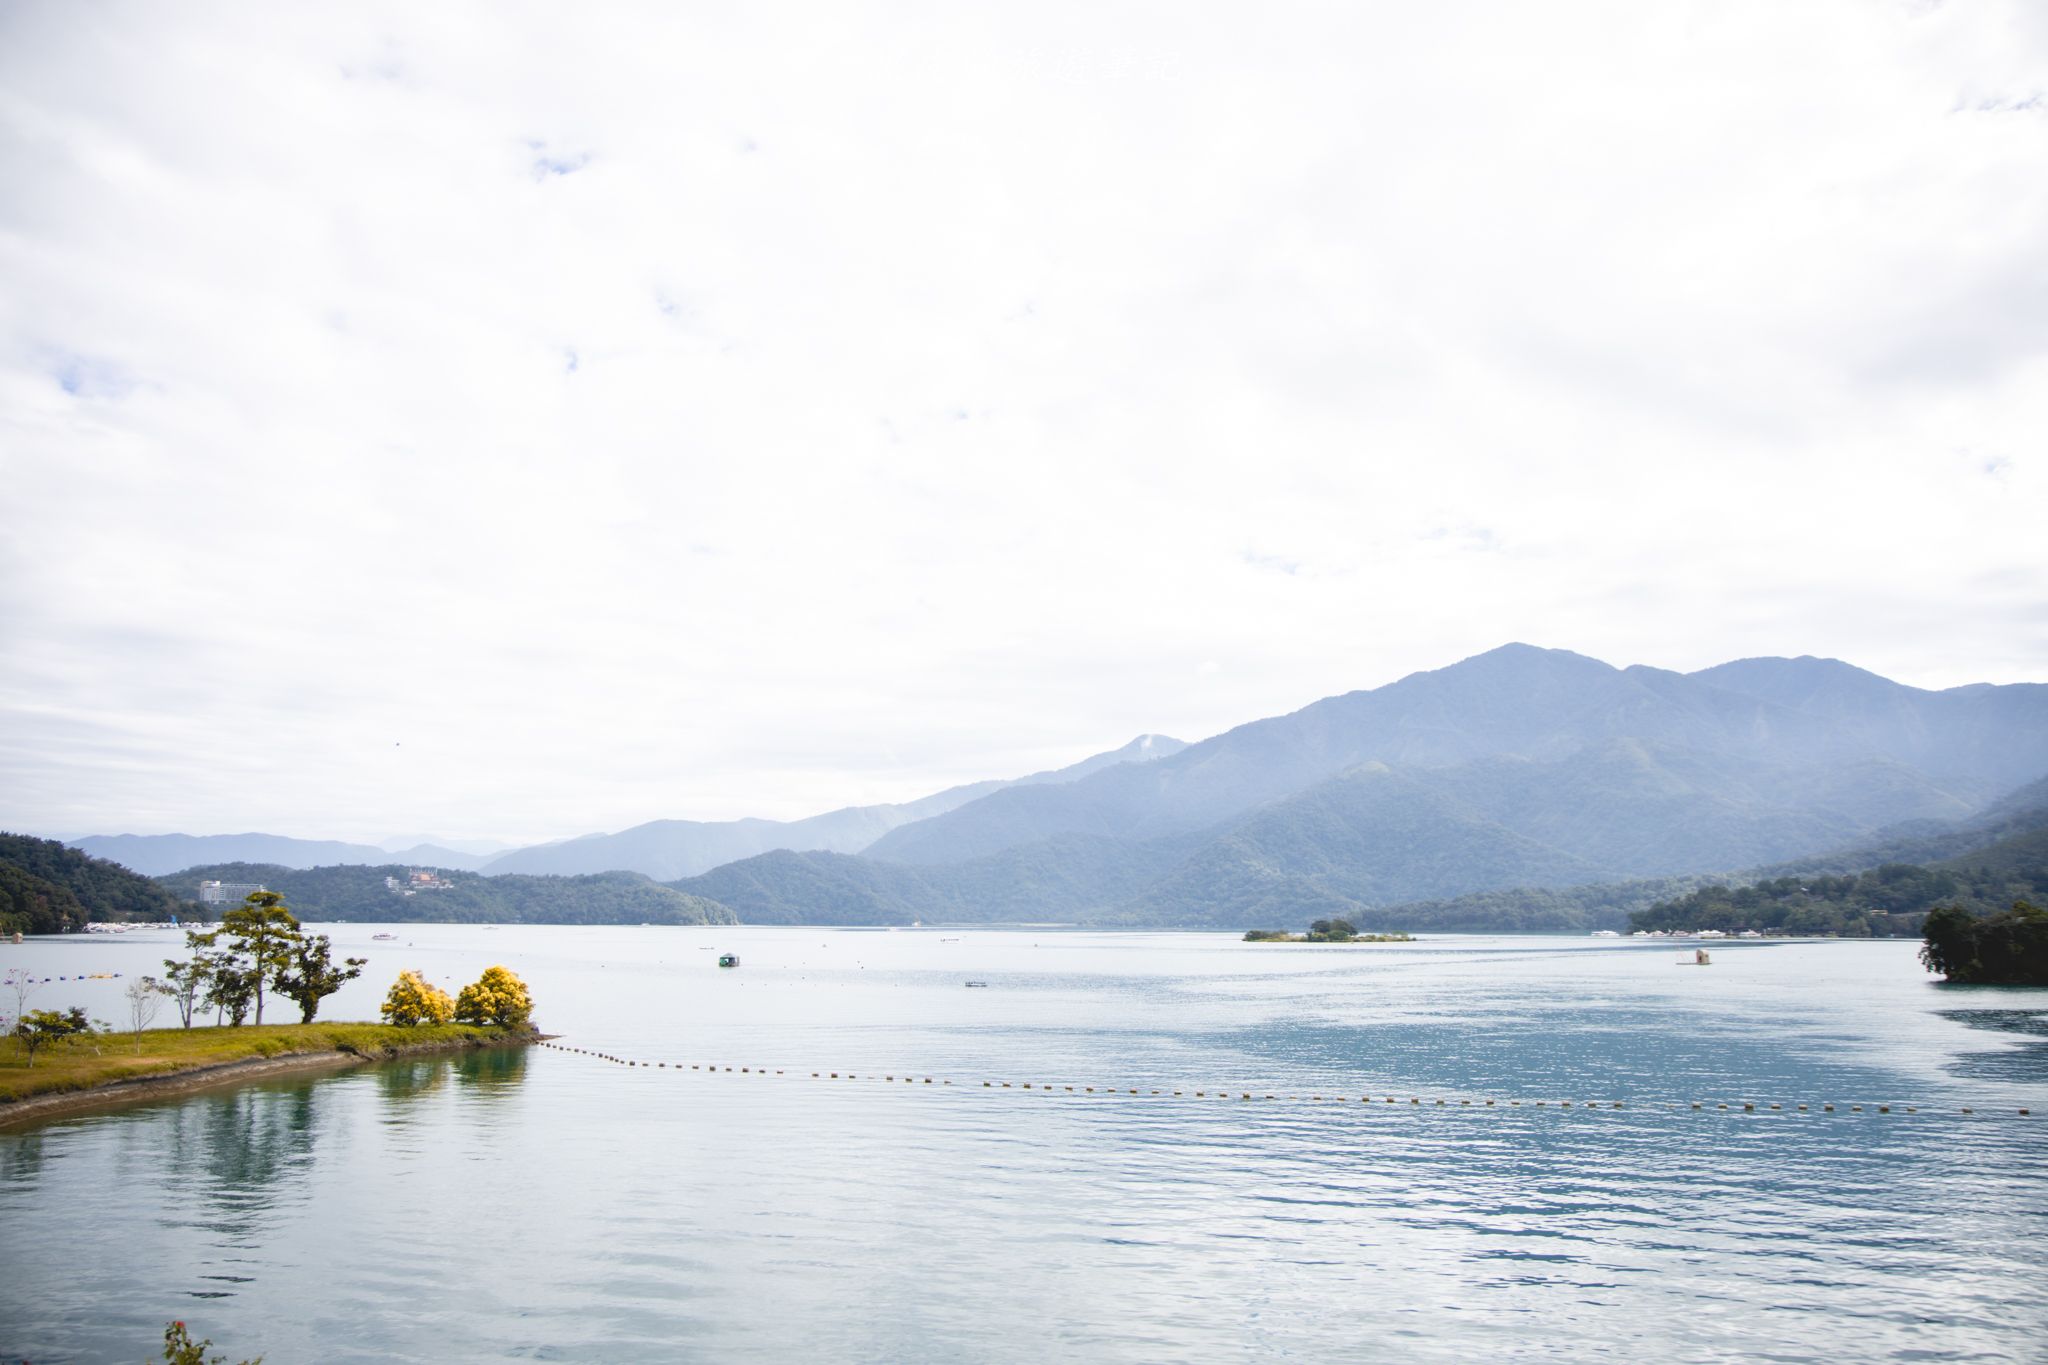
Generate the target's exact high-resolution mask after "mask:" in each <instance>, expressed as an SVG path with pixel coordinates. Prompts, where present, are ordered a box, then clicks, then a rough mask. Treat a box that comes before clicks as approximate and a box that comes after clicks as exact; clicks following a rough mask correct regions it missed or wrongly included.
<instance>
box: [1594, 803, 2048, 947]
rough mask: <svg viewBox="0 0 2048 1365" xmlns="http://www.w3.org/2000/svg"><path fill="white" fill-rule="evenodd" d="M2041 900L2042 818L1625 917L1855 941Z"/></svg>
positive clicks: (2044, 872) (1724, 889) (2046, 894)
mask: <svg viewBox="0 0 2048 1365" xmlns="http://www.w3.org/2000/svg"><path fill="white" fill-rule="evenodd" d="M2035 818H2036V819H2037V820H2038V819H2041V818H2042V817H2040V816H2039V815H2038V814H2037V815H2036V817H2035ZM2044 899H2048V825H2044V826H2042V827H2039V828H2034V829H2028V830H2025V831H2023V832H2021V833H2017V834H2011V835H2008V836H2007V837H2005V838H2003V839H1999V840H1997V841H1996V842H1993V843H1991V844H1988V845H1985V846H1984V847H1981V848H1977V849H1974V850H1971V851H1970V852H1967V853H1963V854H1960V855H1957V856H1955V857H1951V858H1946V859H1943V860H1941V861H1938V862H1931V863H1925V864H1914V863H1885V864H1882V865H1880V866H1878V867H1874V868H1871V869H1869V870H1868V871H1865V872H1856V873H1850V874H1846V875H1842V876H1820V875H1799V876H1789V877H1773V878H1769V879H1767V880H1764V881H1758V882H1752V883H1750V884H1749V885H1747V886H1732V887H1731V886H1708V887H1702V888H1701V889H1700V890H1698V891H1695V892H1693V893H1692V894H1691V895H1689V896H1684V897H1680V898H1678V899H1675V900H1669V901H1664V902H1662V903H1660V904H1658V905H1654V906H1652V907H1650V908H1649V909H1648V910H1644V911H1640V912H1638V913H1636V914H1632V915H1630V916H1629V924H1630V926H1631V927H1632V928H1636V929H1720V930H1723V931H1726V932H1730V933H1733V932H1739V931H1741V930H1744V929H1755V930H1758V931H1760V932H1764V933H1788V934H1840V935H1843V936H1844V937H1857V938H1860V937H1865V936H1868V935H1873V934H1917V933H1919V932H1920V925H1921V921H1922V920H1924V919H1925V918H1926V916H1927V913H1928V912H1929V911H1931V910H1933V909H1934V908H1935V907H1936V906H1942V905H1952V906H1959V907H1961V908H1962V909H1964V910H1967V911H1969V912H1971V913H1972V914H1976V915H1990V914H1996V913H1998V912H2001V911H2004V910H2006V909H2007V908H2008V907H2010V906H2011V905H2012V903H2013V902H2014V901H2020V900H2026V901H2034V902H2037V903H2038V902H2040V901H2042V900H2044Z"/></svg>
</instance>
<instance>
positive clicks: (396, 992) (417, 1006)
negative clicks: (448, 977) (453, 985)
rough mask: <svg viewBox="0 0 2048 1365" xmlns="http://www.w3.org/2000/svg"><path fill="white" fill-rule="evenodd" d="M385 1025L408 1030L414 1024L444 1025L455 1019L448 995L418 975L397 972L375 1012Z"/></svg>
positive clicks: (451, 1002)
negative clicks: (393, 1025) (398, 1026)
mask: <svg viewBox="0 0 2048 1365" xmlns="http://www.w3.org/2000/svg"><path fill="white" fill-rule="evenodd" d="M378 1013H379V1014H381V1015H382V1016H383V1017H384V1022H385V1023H387V1024H397V1025H400V1026H401V1027H405V1028H410V1027H412V1026H413V1025H415V1024H445V1023H447V1022H448V1021H449V1020H450V1019H453V1018H454V1017H455V1002H454V1001H453V1000H450V999H449V998H448V992H446V991H444V990H442V989H441V988H440V987H438V986H435V985H433V984H432V983H430V982H429V981H428V980H427V979H426V978H425V977H424V976H422V975H420V974H419V973H418V972H400V973H399V974H398V980H396V981H394V982H392V983H391V990H390V991H389V993H387V994H386V995H385V997H384V1004H383V1007H382V1008H381V1009H380V1010H379V1011H378Z"/></svg>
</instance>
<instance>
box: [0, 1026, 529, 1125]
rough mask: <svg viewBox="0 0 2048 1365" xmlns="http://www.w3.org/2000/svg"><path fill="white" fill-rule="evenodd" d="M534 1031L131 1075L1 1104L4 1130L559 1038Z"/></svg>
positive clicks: (286, 1055) (326, 1050) (252, 1059)
mask: <svg viewBox="0 0 2048 1365" xmlns="http://www.w3.org/2000/svg"><path fill="white" fill-rule="evenodd" d="M554 1036H555V1035H554V1034H551V1033H540V1032H537V1031H534V1030H527V1031H524V1032H508V1033H505V1034H503V1035H500V1036H499V1037H496V1038H460V1039H454V1040H441V1041H437V1042H431V1043H418V1044H407V1045H399V1046H388V1047H381V1048H372V1049H368V1050H358V1049H354V1048H346V1047H340V1048H322V1049H321V1050H319V1051H317V1052H286V1053H281V1054H279V1055H278V1056H275V1057H244V1058H241V1059H240V1060H238V1061H232V1062H216V1063H214V1064H212V1065H210V1066H195V1067H191V1068H189V1069H187V1070H184V1071H170V1072H165V1073H163V1074H161V1075H156V1076H128V1077H124V1078H122V1079H119V1080H112V1081H107V1082H104V1083H103V1084H100V1085H95V1086H92V1087H90V1088H88V1089H85V1090H60V1091H54V1092H51V1093H48V1094H42V1095H30V1096H28V1097H26V1098H24V1099H18V1100H0V1128H10V1127H13V1126H14V1125H16V1124H19V1123H25V1122H29V1121H32V1120H36V1119H47V1118H55V1117H58V1116H60V1115H65V1114H74V1113H79V1112H82V1111H85V1110H93V1109H111V1108H117V1107H119V1106H122V1105H126V1104H135V1103H141V1102H144V1101H148V1100H159V1099H165V1098H168V1097H170V1096H173V1095H184V1094H189V1093H192V1092H195V1091H200V1090H212V1089H216V1088H220V1087H225V1086H230V1085H239V1084H242V1083H243V1082H245V1081H260V1080H269V1079H272V1078H274V1077H277V1076H289V1075H296V1074H299V1073H302V1072H310V1071H338V1070H343V1069H345V1068H349V1067H357V1066H369V1065H372V1064H374V1063H377V1062H390V1061H396V1060H398V1059H399V1058H401V1057H425V1056H429V1055H431V1054H434V1053H442V1052H477V1051H481V1050H483V1049H486V1048H501V1047H530V1046H532V1045H533V1044H535V1043H539V1042H544V1041H546V1040H547V1039H550V1038H552V1037H554Z"/></svg>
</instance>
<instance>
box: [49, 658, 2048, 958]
mask: <svg viewBox="0 0 2048 1365" xmlns="http://www.w3.org/2000/svg"><path fill="white" fill-rule="evenodd" d="M2044 773H2048V686H2043V685H2040V684H2013V685H2008V686H1991V685H1988V684H1979V685H1972V686H1967V687H1959V688H1953V689H1949V690H1946V691H1941V692H1930V691H1925V690H1921V689H1917V688H1911V687H1906V686H1903V685H1900V684H1898V683H1894V682H1891V681H1889V680H1887V679H1884V678H1881V677H1878V676H1877V675H1875V674H1872V673H1869V672H1866V671H1864V670H1862V669H1858V668H1855V667H1853V666H1851V665H1849V664H1845V663H1842V662H1839V661H1836V660H1831V659H1816V658H1811V657H1802V658H1796V659H1776V658H1765V659H1745V660H1739V661H1736V662H1732V663H1727V664H1722V665H1719V666H1717V667H1713V668H1708V669H1703V670H1701V671H1699V672H1696V673H1690V674H1681V673H1675V672H1670V671H1667V670H1663V669H1656V668H1647V667H1642V666H1635V667H1629V668H1616V667H1613V666H1610V665H1608V664H1605V663H1602V662H1600V661H1598V660H1595V659H1590V658H1586V657H1584V656H1582V655H1578V654H1574V653H1570V652H1568V651H1564V650H1548V649H1538V648H1535V647H1532V646H1528V645H1520V644H1516V645H1507V646H1503V647H1502V648H1499V649H1495V650H1492V651H1490V652H1488V653H1485V654H1481V655H1478V656H1475V657H1473V658H1470V659H1466V660H1464V661H1462V662H1460V663H1457V664H1453V665H1451V666H1449V667H1447V668H1442V669H1437V670H1433V671H1430V672H1423V673H1416V674H1411V675H1410V676H1408V677H1406V678H1403V679H1401V680H1399V681H1397V682H1394V683H1391V684H1388V685H1387V686H1384V687H1380V688H1377V689H1374V690H1371V691H1363V692H1353V693H1348V694H1345V695H1342V696H1336V697H1329V698H1325V699H1324V700H1322V701H1318V702H1315V703H1313V704H1311V705H1309V706H1307V707H1304V708H1302V709H1301V710H1299V711H1296V712H1293V713H1291V714H1289V715H1284V716H1277V717H1272V718H1269V719H1265V720H1258V721H1253V722H1251V723H1249V724H1246V725H1242V726H1239V727H1238V728H1236V729H1234V730H1230V731H1228V732H1226V733H1224V734H1220V735H1217V736H1214V737H1212V738H1210V739H1206V740H1203V741H1202V742H1200V743H1197V744H1193V745H1182V744H1181V743H1179V742H1178V741H1174V740H1168V739H1164V738H1162V737H1157V736H1146V737H1142V738H1141V739H1139V740H1135V741H1133V742H1132V743H1131V744H1130V745H1127V746H1125V747H1124V748H1122V749H1119V750H1115V751H1112V752H1110V753H1105V754H1100V755H1097V756H1095V757H1093V758H1090V759H1088V760H1086V761H1084V762H1082V763H1079V764H1075V765H1073V766H1072V767H1069V768H1065V769H1060V770H1057V771H1054V772H1048V773H1039V774H1033V775H1032V776H1030V777H1026V778H1022V779H1018V780H1015V781H1009V782H986V783H976V784H971V785H969V786H964V787H957V788H953V789H950V790H948V791H945V792H940V793H937V794H935V795H932V796H929V797H926V798H923V799H922V800H919V801H912V802H907V803H903V804H900V805H890V806H869V807H852V808H848V809H845V810H839V811H832V812H829V813H826V814H823V815H819V816H814V817H811V818H810V819H807V820H799V821H793V822H783V823H778V822H774V821H765V820H739V821H726V822H696V821H668V820H662V821H654V822H651V823H649V824H645V825H641V826H637V827H635V828H633V829H629V830H624V831H621V832H619V833H616V834H608V835H594V836H589V837H586V838H583V839H576V840H570V841H567V842H564V843H559V844H551V845H543V846H540V847H536V848H528V849H520V850H515V851H513V852H511V853H507V854H504V855H501V856H499V857H496V858H491V859H484V858H474V857H470V856H469V855H462V854H452V855H450V856H448V857H440V856H438V854H439V851H435V852H436V855H437V856H432V857H430V856H423V855H425V854H427V853H428V852H429V851H428V850H421V849H415V850H409V851H407V852H406V853H404V854H402V855H400V856H399V858H398V859H397V860H398V861H416V862H420V863H429V862H432V863H435V864H436V865H439V866H444V867H453V868H476V867H480V868H481V870H483V871H484V872H486V873H498V872H522V873H550V872H560V873H593V872H603V871H615V870H617V871H634V872H640V873H644V874H646V875H648V876H651V877H654V878H656V879H659V880H663V881H670V882H675V883H678V884H679V887H680V889H682V890H685V891H688V892H690V893H692V894H695V895H700V896H704V897H708V898H710V899H713V900H716V901H719V902H721V903H723V904H725V905H728V906H730V907H731V908H732V909H733V910H735V911H736V912H737V913H738V914H739V916H740V918H741V919H742V920H747V921H762V922H834V923H877V922H899V921H902V920H906V919H908V918H911V917H917V916H921V917H924V918H953V919H963V920H966V919H988V920H1002V919H1011V920H1014V919H1059V920H1079V921H1084V922H1104V923H1157V924H1182V925H1217V926H1232V927H1235V926H1239V925H1244V924H1247V923H1251V922H1254V921H1259V920H1263V919H1271V918H1275V917H1283V916H1284V917H1287V918H1288V919H1289V920H1290V921H1291V919H1293V918H1296V917H1298V916H1299V915H1300V914H1301V913H1302V912H1304V911H1320V910H1324V909H1330V910H1339V911H1342V910H1352V909H1360V908H1370V907H1374V906H1384V905H1391V904H1397V903H1401V902H1405V901H1412V900H1420V899H1429V898H1443V897H1455V896H1460V895H1465V894H1469V893H1473V892H1483V891H1490V890H1497V889H1502V888H1509V887H1563V886H1572V885H1580V884H1586V883H1594V882H1608V881H1618V880H1624V879H1629V878H1644V877H1658V876H1667V875H1675V874H1687V873H1699V872H1717V871H1727V870H1732V869H1737V868H1745V867H1755V866H1759V865H1763V864H1769V863H1779V862H1785V861H1788V860H1792V859H1797V858H1803V857H1811V856H1814V855H1817V854H1821V853H1824V852H1826V851H1828V850H1832V849H1838V848H1842V847H1845V846H1848V845H1852V844H1855V843H1857V842H1859V841H1867V840H1869V839H1871V838H1873V837H1875V836H1878V835H1879V834H1880V833H1881V832H1883V831H1886V830H1888V829H1890V828H1892V827H1895V826H1899V825H1901V824H1903V823H1904V822H1914V821H1918V822H1931V823H1930V824H1929V827H1930V828H1935V827H1940V826H1942V825H1944V824H1952V823H1955V822H1960V821H1965V820H1967V819H1969V818H1970V817H1972V816H1973V815H1975V814H1977V813H1978V812H1981V811H1985V810H1986V809H1988V808H1991V807H1993V805H1994V803H1996V802H1998V800H1999V799H2000V798H2001V797H2003V796H2005V795H2006V794H2008V793H2011V792H2013V791H2014V790H2015V789H2018V788H2020V787H2023V786H2025V785H2026V784H2028V783H2030V782H2034V781H2036V780H2038V779H2040V778H2041V777H2042V776H2043V774H2044ZM179 841H184V842H179ZM250 841H264V842H263V843H262V844H261V847H260V849H259V848H258V847H257V846H256V845H255V844H253V843H251V842H250ZM76 846H77V847H79V848H82V849H84V850H86V851H88V852H92V853H95V854H99V855H100V856H105V857H111V858H114V859H116V860H118V861H122V862H125V863H127V864H128V865H129V866H131V867H134V868H136V869H137V870H138V871H145V872H155V871H171V870H175V868H176V867H184V866H190V865H193V864H196V863H202V862H203V863H222V862H231V861H246V862H277V863H286V864H287V865H301V866H303V865H309V864H308V863H306V862H304V861H302V860H305V859H312V860H316V861H319V862H327V863H333V862H359V863H370V862H375V863H388V862H392V861H394V858H393V855H392V854H390V853H388V852H385V851H384V850H381V849H370V848H367V847H366V846H355V845H342V844H332V845H329V844H317V843H310V842H305V841H288V840H276V839H275V838H274V837H273V836H262V835H250V836H220V837H219V838H217V839H190V840H187V839H186V836H160V837H159V838H158V839H138V838H136V837H135V836H115V837H113V838H93V839H81V840H78V841H76ZM138 860H140V861H138ZM174 860H182V861H175V865H173V863H174Z"/></svg>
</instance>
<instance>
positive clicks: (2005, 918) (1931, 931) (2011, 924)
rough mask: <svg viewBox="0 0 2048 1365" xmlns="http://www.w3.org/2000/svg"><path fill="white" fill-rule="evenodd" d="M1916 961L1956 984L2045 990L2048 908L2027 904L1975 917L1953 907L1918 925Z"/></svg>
mask: <svg viewBox="0 0 2048 1365" xmlns="http://www.w3.org/2000/svg"><path fill="white" fill-rule="evenodd" d="M1921 934H1922V936H1923V938H1924V942H1923V943H1922V944H1921V947H1920V960H1921V961H1922V962H1923V963H1925V964H1926V966H1927V969H1928V970H1929V971H1935V972H1940V973H1941V974H1942V976H1943V978H1944V979H1946V980H1947V981H1949V982H1951V983H1954V984H1956V985H1971V986H2048V910H2043V909H2041V908H2040V907H2038V906H2035V905H2031V904H2029V903H2028V902H2026V901H2015V902H2013V906H2012V909H2010V910H2004V911H2001V912H1999V913H1998V914H1995V915H1985V916H1982V917H1978V916H1975V915H1972V914H1970V913H1969V912H1968V911H1965V910H1962V909H1960V908H1958V907H1954V906H1943V907H1941V908H1939V909H1936V910H1934V911H1932V912H1930V913H1929V914H1928V916H1927V922H1926V923H1925V924H1924V925H1922V926H1921Z"/></svg>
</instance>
